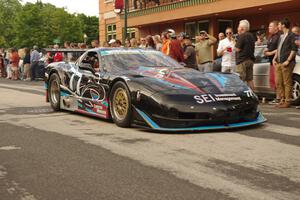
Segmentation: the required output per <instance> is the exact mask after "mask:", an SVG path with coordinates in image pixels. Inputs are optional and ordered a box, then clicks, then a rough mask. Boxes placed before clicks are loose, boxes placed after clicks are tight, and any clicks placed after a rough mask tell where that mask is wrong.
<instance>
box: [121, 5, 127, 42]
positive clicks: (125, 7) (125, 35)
mask: <svg viewBox="0 0 300 200" xmlns="http://www.w3.org/2000/svg"><path fill="white" fill-rule="evenodd" d="M124 1H125V4H124V32H123V40H122V42H123V44H124V43H125V39H126V38H127V28H128V27H127V18H128V16H127V15H128V6H129V5H128V0H124Z"/></svg>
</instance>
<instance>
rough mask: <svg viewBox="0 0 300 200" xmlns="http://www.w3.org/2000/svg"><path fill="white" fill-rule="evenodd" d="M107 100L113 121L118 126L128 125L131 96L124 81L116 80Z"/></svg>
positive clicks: (129, 121)
mask: <svg viewBox="0 0 300 200" xmlns="http://www.w3.org/2000/svg"><path fill="white" fill-rule="evenodd" d="M109 102H110V113H111V116H112V119H113V121H114V122H115V123H116V124H117V125H118V126H120V127H123V128H127V127H130V125H131V121H132V106H131V96H130V92H129V89H128V87H127V85H126V84H125V83H124V82H122V81H118V82H116V83H115V84H114V85H113V87H112V90H111V93H110V96H109Z"/></svg>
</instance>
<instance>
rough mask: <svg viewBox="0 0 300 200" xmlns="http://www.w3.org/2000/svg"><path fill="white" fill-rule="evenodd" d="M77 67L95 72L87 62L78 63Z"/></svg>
mask: <svg viewBox="0 0 300 200" xmlns="http://www.w3.org/2000/svg"><path fill="white" fill-rule="evenodd" d="M79 69H82V70H88V71H90V72H92V73H95V70H94V68H93V67H92V65H91V64H89V63H81V64H80V65H79Z"/></svg>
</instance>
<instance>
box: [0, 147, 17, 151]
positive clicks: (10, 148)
mask: <svg viewBox="0 0 300 200" xmlns="http://www.w3.org/2000/svg"><path fill="white" fill-rule="evenodd" d="M19 149H21V147H16V146H4V147H0V150H2V151H11V150H19Z"/></svg>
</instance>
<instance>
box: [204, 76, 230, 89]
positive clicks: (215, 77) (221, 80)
mask: <svg viewBox="0 0 300 200" xmlns="http://www.w3.org/2000/svg"><path fill="white" fill-rule="evenodd" d="M208 75H209V76H211V77H213V78H214V79H216V80H217V81H218V82H219V83H220V85H221V86H222V87H225V84H226V80H227V78H226V77H225V76H223V75H221V74H215V73H208Z"/></svg>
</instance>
